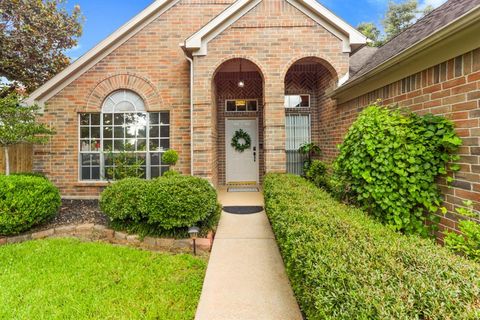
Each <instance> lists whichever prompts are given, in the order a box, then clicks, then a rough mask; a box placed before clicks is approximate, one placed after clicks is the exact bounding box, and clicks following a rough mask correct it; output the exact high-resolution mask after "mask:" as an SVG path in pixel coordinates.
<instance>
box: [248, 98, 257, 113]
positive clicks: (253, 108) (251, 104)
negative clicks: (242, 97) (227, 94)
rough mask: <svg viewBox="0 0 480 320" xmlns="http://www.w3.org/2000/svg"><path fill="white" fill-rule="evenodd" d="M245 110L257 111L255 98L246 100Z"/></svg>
mask: <svg viewBox="0 0 480 320" xmlns="http://www.w3.org/2000/svg"><path fill="white" fill-rule="evenodd" d="M247 110H248V111H257V101H256V100H251V101H247Z"/></svg>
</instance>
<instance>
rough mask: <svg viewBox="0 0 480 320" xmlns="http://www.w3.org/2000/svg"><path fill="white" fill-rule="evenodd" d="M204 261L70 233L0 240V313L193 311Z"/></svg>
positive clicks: (79, 315) (116, 315) (87, 315)
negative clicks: (82, 238)
mask: <svg viewBox="0 0 480 320" xmlns="http://www.w3.org/2000/svg"><path fill="white" fill-rule="evenodd" d="M205 269H206V261H205V260H203V259H200V258H195V257H193V256H190V255H170V254H160V253H152V252H147V251H141V250H136V249H132V248H125V247H118V246H112V245H108V244H102V243H84V242H80V241H78V240H73V239H51V240H41V241H31V242H26V243H23V244H18V245H8V246H3V247H0V319H75V320H79V319H168V320H175V319H193V318H194V314H195V310H196V307H197V303H198V299H199V297H200V291H201V289H202V283H203V277H204V275H205Z"/></svg>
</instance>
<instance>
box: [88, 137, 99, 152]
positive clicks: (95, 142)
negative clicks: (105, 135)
mask: <svg viewBox="0 0 480 320" xmlns="http://www.w3.org/2000/svg"><path fill="white" fill-rule="evenodd" d="M90 150H92V151H100V139H98V140H92V142H91V143H90Z"/></svg>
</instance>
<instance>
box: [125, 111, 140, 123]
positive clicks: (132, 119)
mask: <svg viewBox="0 0 480 320" xmlns="http://www.w3.org/2000/svg"><path fill="white" fill-rule="evenodd" d="M124 117H125V124H127V125H132V124H136V123H137V116H136V115H135V114H134V113H126V114H125V116H124Z"/></svg>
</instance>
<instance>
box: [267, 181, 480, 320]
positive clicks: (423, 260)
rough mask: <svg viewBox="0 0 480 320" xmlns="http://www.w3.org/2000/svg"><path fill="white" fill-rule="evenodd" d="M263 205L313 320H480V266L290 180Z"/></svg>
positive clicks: (270, 188)
mask: <svg viewBox="0 0 480 320" xmlns="http://www.w3.org/2000/svg"><path fill="white" fill-rule="evenodd" d="M264 194H265V204H266V211H267V214H268V217H269V219H270V221H271V223H272V227H273V230H274V232H275V236H276V239H277V241H278V245H279V247H280V250H281V253H282V256H283V260H284V261H285V266H286V269H287V273H288V275H289V278H290V281H291V284H292V287H293V289H294V292H295V294H296V297H297V299H298V301H299V303H300V306H301V308H302V310H303V312H304V313H305V314H306V316H307V318H308V319H309V320H315V319H432V320H433V319H479V317H480V309H479V297H480V266H479V265H478V264H476V263H474V262H471V261H467V260H465V259H464V258H462V257H459V256H456V255H454V254H452V253H450V252H449V251H448V250H447V249H445V248H442V247H440V246H438V245H436V244H434V243H433V241H432V240H430V239H424V238H420V237H418V236H405V235H402V234H399V233H396V232H394V231H393V230H391V229H390V228H388V227H385V226H383V225H382V224H380V223H378V222H376V221H375V220H373V219H372V218H371V217H369V216H368V215H366V214H364V213H363V212H362V211H361V210H360V209H356V208H352V207H349V206H346V205H344V204H341V203H339V202H337V201H335V200H334V199H333V198H331V196H330V195H329V194H327V193H326V192H325V191H323V190H321V189H318V188H316V187H315V186H314V185H313V184H311V183H310V182H308V181H306V180H305V179H302V178H301V177H296V176H292V175H268V176H267V177H266V179H265V183H264Z"/></svg>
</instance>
